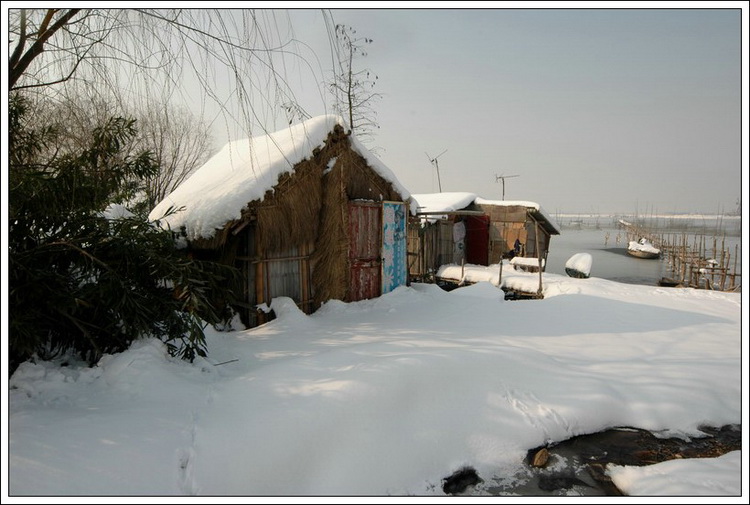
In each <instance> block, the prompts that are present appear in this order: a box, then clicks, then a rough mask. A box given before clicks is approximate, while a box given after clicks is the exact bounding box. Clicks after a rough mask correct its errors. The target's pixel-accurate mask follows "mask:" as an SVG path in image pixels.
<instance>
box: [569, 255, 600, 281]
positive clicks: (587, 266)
mask: <svg viewBox="0 0 750 505" xmlns="http://www.w3.org/2000/svg"><path fill="white" fill-rule="evenodd" d="M592 260H593V259H592V257H591V255H590V254H589V253H577V254H574V255H573V256H571V257H570V259H568V261H567V262H566V263H565V273H566V274H568V276H569V277H575V278H577V279H588V278H589V276H590V275H591V263H592Z"/></svg>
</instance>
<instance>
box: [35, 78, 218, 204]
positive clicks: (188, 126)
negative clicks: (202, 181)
mask: <svg viewBox="0 0 750 505" xmlns="http://www.w3.org/2000/svg"><path fill="white" fill-rule="evenodd" d="M89 91H91V90H89ZM113 104H117V100H116V99H115V98H114V97H111V96H106V95H102V94H101V93H97V94H92V93H91V92H88V93H87V92H86V90H85V89H83V88H80V87H77V88H74V89H72V90H66V91H65V92H64V93H60V94H57V95H56V98H55V100H54V101H52V100H45V101H43V102H41V103H32V104H31V106H33V107H34V117H35V118H36V119H37V121H38V122H39V123H40V124H46V125H49V126H52V127H54V129H55V131H57V132H59V133H60V135H59V139H58V141H57V143H56V145H55V146H54V148H55V149H56V150H57V151H59V152H60V153H65V152H74V151H76V150H79V149H81V148H82V147H83V146H85V144H86V140H87V138H88V136H89V135H90V132H91V131H93V130H95V129H96V128H99V127H102V126H104V125H105V124H106V123H107V122H108V121H109V119H110V118H111V117H113V116H122V117H131V118H137V121H136V124H135V129H136V131H137V133H136V136H135V138H134V139H133V142H132V143H131V144H130V145H129V146H127V148H124V149H123V151H122V155H123V156H127V155H131V154H134V153H135V152H137V151H144V150H145V151H150V152H151V153H153V156H154V160H155V161H156V163H157V165H158V166H159V172H158V173H157V174H155V175H153V176H152V177H149V178H148V179H147V180H145V181H144V182H145V186H146V187H145V195H144V196H145V201H143V202H140V203H141V205H144V206H146V208H148V209H150V208H153V207H154V206H155V205H156V204H157V203H158V202H160V201H161V200H162V199H164V197H166V196H167V194H169V193H170V192H171V191H172V190H174V189H175V188H176V187H177V186H178V185H179V184H180V183H181V182H183V181H184V180H185V179H186V178H187V177H188V176H189V175H190V174H191V173H192V172H193V171H194V170H195V169H197V168H198V167H199V166H200V165H202V164H203V163H204V162H205V161H206V160H207V159H208V157H209V155H210V154H212V152H211V151H212V148H213V142H212V138H211V135H210V133H209V128H208V125H207V124H206V123H205V122H203V121H201V120H200V119H199V118H198V117H196V116H195V115H194V114H193V113H192V112H190V111H189V110H188V109H187V108H184V107H179V106H176V105H171V104H160V103H150V104H145V105H138V106H131V105H128V104H120V105H113Z"/></svg>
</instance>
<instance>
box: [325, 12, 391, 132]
mask: <svg viewBox="0 0 750 505" xmlns="http://www.w3.org/2000/svg"><path fill="white" fill-rule="evenodd" d="M356 33H357V31H356V30H354V29H353V28H351V27H348V26H345V25H341V24H338V25H336V43H337V46H336V49H337V54H338V61H337V65H338V68H337V70H336V72H335V76H334V79H333V82H331V83H330V85H329V87H330V89H331V91H332V93H333V95H334V98H335V107H336V109H337V112H338V113H339V114H341V115H342V116H343V117H344V118H345V119H346V120H348V122H349V127H350V128H351V129H352V131H353V132H356V133H357V136H358V138H360V139H362V140H364V141H370V140H372V135H373V130H375V129H378V128H380V127H379V126H378V124H377V120H376V116H377V113H376V112H375V109H374V108H373V106H374V103H375V102H376V101H377V100H379V99H380V98H382V95H381V94H380V93H375V92H374V91H372V89H373V88H374V86H375V81H376V80H377V79H378V76H377V75H375V74H374V73H372V72H371V71H370V70H369V69H367V68H365V69H363V70H355V69H354V60H355V58H356V57H358V56H362V57H364V56H367V52H366V51H365V50H364V48H365V47H366V46H367V45H369V44H372V39H370V38H367V37H357V36H356Z"/></svg>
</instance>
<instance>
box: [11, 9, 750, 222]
mask: <svg viewBox="0 0 750 505" xmlns="http://www.w3.org/2000/svg"><path fill="white" fill-rule="evenodd" d="M20 3H33V2H20ZM84 3H85V2H84ZM249 5H251V6H252V7H256V8H258V7H263V9H257V10H256V11H255V12H256V14H257V17H258V19H259V20H260V24H261V26H263V27H264V29H265V30H264V31H265V32H266V33H265V34H264V37H270V38H271V39H273V40H270V41H268V42H267V44H268V45H266V47H273V46H275V45H276V44H277V41H280V42H278V43H279V44H282V43H283V41H288V40H289V38H290V37H294V38H296V39H297V40H298V41H299V42H298V43H297V44H296V45H294V44H293V45H289V46H284V50H285V54H284V57H283V61H282V60H279V62H278V64H275V65H274V66H275V71H276V72H277V74H278V75H280V76H281V78H282V79H283V80H284V81H285V82H286V83H288V85H289V86H290V87H291V88H292V92H293V93H294V98H295V100H296V101H297V103H298V104H299V105H300V106H301V107H302V108H303V109H304V110H305V111H306V112H307V113H308V114H310V115H313V116H315V115H320V114H326V113H331V112H333V109H332V98H331V95H330V94H329V93H328V92H327V91H326V90H325V85H324V81H327V80H330V79H331V75H332V74H331V72H332V67H333V65H332V56H331V40H330V39H331V37H332V35H331V33H330V31H332V24H333V23H336V24H343V25H346V26H350V27H352V28H354V29H356V30H357V35H358V36H362V37H367V38H371V39H373V42H372V44H369V45H367V51H368V54H367V56H365V57H360V58H357V59H356V60H355V62H354V70H361V69H369V70H371V71H372V72H373V73H374V74H375V75H377V76H378V79H377V81H376V85H375V87H374V88H373V91H374V92H377V93H380V94H382V98H381V99H380V100H379V101H377V102H375V103H374V107H375V110H376V112H377V117H376V121H377V123H378V125H379V126H380V129H379V130H377V131H376V132H375V136H374V138H373V140H372V142H366V145H368V146H369V147H373V148H375V153H376V154H377V155H378V156H379V157H380V158H381V160H382V161H383V162H384V163H385V165H386V166H388V167H389V168H390V169H391V170H392V171H393V172H394V173H395V174H396V176H397V177H398V178H399V180H400V181H401V182H402V184H403V185H404V186H405V187H406V188H407V189H408V190H409V191H410V192H412V193H430V192H438V191H440V190H442V191H446V192H447V191H463V192H472V193H477V194H479V195H480V196H481V197H483V198H487V199H501V198H502V197H503V193H502V191H503V185H502V184H501V181H500V180H499V179H498V176H506V177H507V178H506V179H505V195H504V197H505V199H506V200H524V201H534V202H537V203H539V204H540V205H541V206H542V207H543V208H544V209H545V210H547V211H548V212H550V213H553V214H555V213H566V212H569V213H575V212H592V213H609V212H617V213H632V212H640V213H650V212H653V213H664V212H701V213H709V214H713V213H716V212H722V211H733V210H735V208H736V203H737V199H738V198H739V197H740V196H741V195H742V192H743V191H745V189H744V188H745V186H746V185H747V184H746V183H747V180H746V179H743V176H742V173H743V172H744V173H745V174H746V173H747V172H748V163H747V157H745V158H744V165H743V161H742V153H743V149H744V150H745V153H746V151H747V143H746V141H745V143H744V144H743V136H742V134H741V133H742V125H744V126H745V132H747V104H748V103H749V102H750V100H749V99H748V94H747V89H748V87H747V68H748V66H749V65H748V57H747V56H748V55H747V52H748V51H747V44H748V42H747V24H748V12H747V2H736V1H734V2H718V1H717V2H711V3H703V2H645V3H642V2H460V3H459V2H433V3H431V4H430V5H432V6H433V8H424V5H425V3H424V2H259V3H253V4H246V3H244V2H212V3H210V4H209V3H195V4H190V7H192V8H193V9H194V10H198V9H200V8H209V7H223V8H228V9H241V8H244V7H247V6H249ZM709 5H710V7H711V8H708V7H707V6H709ZM161 6H163V7H181V6H182V5H181V4H179V3H177V2H151V3H147V4H143V5H139V2H133V3H132V4H130V3H128V4H121V5H119V6H118V7H123V8H128V7H161ZM332 6H333V7H338V8H333V9H329V10H328V13H329V20H328V23H326V19H325V18H324V15H323V11H322V9H320V8H318V7H332ZM352 6H355V7H357V8H346V7H352ZM362 6H366V7H367V8H363V7H362ZM457 6H460V8H456V7H457ZM467 6H469V7H467ZM498 6H500V7H498ZM509 6H515V7H513V8H511V7H509ZM653 6H656V7H662V8H651V7H653ZM84 7H96V5H84ZM303 7H304V8H303ZM287 8H291V9H287ZM331 17H332V22H331V21H330V18H331ZM238 19H239V16H238ZM272 32H273V33H275V35H272V34H271V33H272ZM743 37H744V39H743ZM743 40H744V42H743ZM743 47H744V48H745V50H744V51H743ZM261 53H262V51H261ZM177 56H179V55H176V57H177ZM194 56H195V55H194ZM198 58H202V56H201V55H198ZM240 64H245V65H246V66H247V68H250V69H251V72H252V75H253V77H254V78H252V79H248V80H249V81H252V82H249V83H245V84H246V85H247V86H248V88H252V89H253V90H254V91H253V92H255V93H258V94H259V98H258V99H256V100H255V102H254V104H253V111H252V114H253V115H254V116H255V117H256V118H257V122H258V124H259V128H258V129H254V130H253V132H252V134H253V135H255V134H262V133H266V132H268V131H274V130H277V129H279V128H281V127H283V126H285V125H286V120H285V118H284V112H283V109H282V107H281V101H280V100H279V99H278V98H276V97H269V95H270V94H271V92H270V91H269V90H270V89H271V88H272V87H273V82H272V81H271V80H270V79H268V77H267V68H264V64H263V63H260V64H259V63H258V62H254V61H251V62H250V63H244V62H240ZM743 72H744V73H743ZM256 77H257V78H256ZM743 77H744V82H743ZM232 78H233V77H232V76H231V75H229V76H228V75H227V74H223V75H221V74H218V76H217V78H216V79H215V81H214V85H215V86H216V88H217V89H216V90H212V91H214V92H216V93H217V95H220V96H222V97H224V96H227V97H228V98H227V102H226V103H227V104H228V108H229V110H231V111H235V110H237V107H236V106H234V105H232V102H231V100H232V97H231V96H229V95H230V93H231V90H229V89H228V88H226V89H225V91H226V93H225V94H224V95H222V94H221V90H220V88H222V86H225V84H226V83H227V82H230V81H231V79H232ZM193 80H194V79H192V80H191V79H190V78H187V77H186V78H179V79H178V81H179V82H181V84H182V85H184V86H185V87H187V88H190V87H192V93H191V92H188V94H187V95H185V96H187V97H188V98H187V99H186V101H187V103H189V104H190V105H191V107H193V109H194V111H196V112H197V113H199V114H203V116H202V117H203V118H209V120H210V119H211V118H215V117H216V111H215V110H214V111H212V110H210V107H211V106H210V105H209V106H208V108H207V109H206V107H207V106H206V98H205V97H206V96H207V93H206V91H205V90H204V89H201V88H200V86H198V85H197V84H195V83H194V82H192V81H193ZM222 99H223V98H222ZM256 106H257V109H256ZM201 107H203V108H204V109H203V110H201ZM213 128H214V133H215V135H214V137H215V150H217V151H218V150H219V149H220V148H221V147H222V146H223V145H224V144H225V143H226V142H227V141H228V140H234V139H235V138H237V137H238V136H240V135H236V134H235V135H233V134H232V132H230V131H229V130H230V128H228V127H227V125H226V123H224V124H221V121H215V122H214V123H213ZM262 130H265V131H262ZM355 133H356V132H355ZM431 158H437V167H436V166H435V164H433V163H431V162H430V159H431ZM436 168H437V170H436ZM438 170H439V179H438ZM510 176H513V177H510ZM743 201H747V199H746V198H743Z"/></svg>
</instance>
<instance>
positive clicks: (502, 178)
mask: <svg viewBox="0 0 750 505" xmlns="http://www.w3.org/2000/svg"><path fill="white" fill-rule="evenodd" d="M511 177H519V176H518V175H495V182H497V181H503V200H505V179H510V178H511Z"/></svg>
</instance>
